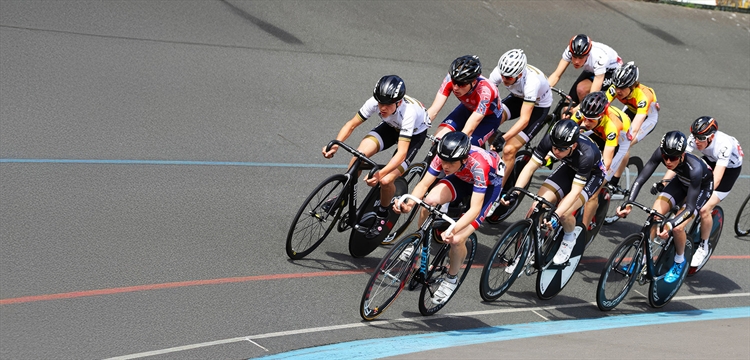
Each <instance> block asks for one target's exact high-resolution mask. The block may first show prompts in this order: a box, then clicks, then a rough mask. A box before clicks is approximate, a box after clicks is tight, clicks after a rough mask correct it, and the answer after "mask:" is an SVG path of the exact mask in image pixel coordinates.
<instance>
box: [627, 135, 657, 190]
mask: <svg viewBox="0 0 750 360" xmlns="http://www.w3.org/2000/svg"><path fill="white" fill-rule="evenodd" d="M659 164H661V149H659V148H658V147H657V148H656V150H655V151H654V152H653V153H652V154H651V157H650V158H649V159H648V161H646V163H645V164H643V170H642V171H641V173H640V174H638V177H637V178H636V179H635V181H634V182H633V186H631V187H630V197H628V201H635V199H636V198H637V197H638V193H639V192H640V191H641V187H643V184H644V183H645V182H646V181H648V179H649V178H650V177H651V174H653V173H654V171H655V170H656V167H657V166H659Z"/></svg>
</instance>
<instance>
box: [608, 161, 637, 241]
mask: <svg viewBox="0 0 750 360" xmlns="http://www.w3.org/2000/svg"><path fill="white" fill-rule="evenodd" d="M641 171H643V160H641V158H639V157H637V156H631V157H630V159H628V165H627V166H626V167H625V170H624V171H623V172H622V177H621V178H620V183H622V182H624V184H623V185H622V186H621V185H619V184H618V185H616V186H613V185H609V184H608V185H607V186H608V190H609V193H610V199H611V200H621V199H624V198H627V197H629V196H630V189H632V187H633V183H634V182H635V179H636V178H637V177H638V174H640V173H641ZM600 200H601V199H600ZM596 218H597V219H599V218H601V219H603V220H604V222H603V223H601V224H599V226H601V225H611V224H614V223H615V222H617V221H618V220H620V218H619V217H618V216H617V214H613V215H611V216H607V213H606V212H604V213H603V214H601V217H600V214H599V212H598V211H597V214H596ZM597 233H598V231H597Z"/></svg>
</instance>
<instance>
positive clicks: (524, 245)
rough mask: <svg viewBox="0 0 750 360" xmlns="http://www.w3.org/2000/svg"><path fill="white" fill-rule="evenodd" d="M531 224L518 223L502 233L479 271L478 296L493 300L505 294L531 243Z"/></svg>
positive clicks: (516, 275)
mask: <svg viewBox="0 0 750 360" xmlns="http://www.w3.org/2000/svg"><path fill="white" fill-rule="evenodd" d="M531 236H532V233H531V222H530V221H529V220H521V221H518V222H516V223H514V224H513V225H511V226H510V227H508V228H507V229H505V232H503V234H502V235H500V238H499V239H498V241H497V244H495V247H494V248H492V252H490V257H489V259H487V263H486V264H485V265H484V268H483V269H482V276H481V278H480V280H479V294H480V295H481V296H482V299H483V300H484V301H494V300H497V299H498V298H499V297H500V296H502V295H503V294H505V292H506V291H508V289H509V288H510V286H511V285H513V282H515V281H516V279H517V278H518V277H519V276H520V274H521V272H522V271H523V268H524V265H525V264H526V257H527V256H528V254H529V247H530V244H531Z"/></svg>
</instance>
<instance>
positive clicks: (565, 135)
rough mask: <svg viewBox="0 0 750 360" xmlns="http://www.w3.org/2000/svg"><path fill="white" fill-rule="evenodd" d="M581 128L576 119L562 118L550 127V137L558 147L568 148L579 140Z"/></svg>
mask: <svg viewBox="0 0 750 360" xmlns="http://www.w3.org/2000/svg"><path fill="white" fill-rule="evenodd" d="M580 134H581V129H580V128H579V127H578V124H576V122H575V121H573V120H570V119H565V120H560V121H558V122H556V123H555V125H552V128H551V129H549V139H550V140H552V146H554V147H556V148H566V147H569V146H571V145H573V144H574V143H575V142H577V141H578V137H579V136H580Z"/></svg>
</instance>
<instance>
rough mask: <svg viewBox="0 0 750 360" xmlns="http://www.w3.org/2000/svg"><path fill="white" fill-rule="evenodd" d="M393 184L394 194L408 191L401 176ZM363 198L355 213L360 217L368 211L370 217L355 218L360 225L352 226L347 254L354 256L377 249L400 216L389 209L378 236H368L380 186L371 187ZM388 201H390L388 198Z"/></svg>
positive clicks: (361, 255) (366, 253)
mask: <svg viewBox="0 0 750 360" xmlns="http://www.w3.org/2000/svg"><path fill="white" fill-rule="evenodd" d="M394 185H395V187H396V192H395V194H394V195H395V196H401V195H403V194H404V193H406V192H407V191H408V189H407V188H406V186H407V185H406V181H404V180H403V179H401V178H398V179H396V181H394ZM365 199H366V200H365V202H364V203H363V204H362V206H360V209H359V210H358V211H357V214H359V216H360V217H361V216H367V215H365V214H367V213H368V212H369V213H370V215H371V216H372V217H371V220H369V221H365V220H364V219H363V218H359V219H357V222H359V223H360V224H361V225H362V227H360V228H357V227H355V228H353V229H352V232H351V234H350V235H349V254H351V255H352V256H353V257H355V258H358V257H364V256H367V255H369V254H370V253H371V252H373V251H374V250H375V249H377V248H378V246H380V244H381V243H382V242H383V240H384V239H385V238H386V237H387V236H388V234H389V232H390V231H391V229H393V228H394V224H395V223H396V222H397V221H398V219H399V218H400V217H401V216H400V215H399V214H396V213H395V212H394V211H392V210H389V211H388V217H387V218H386V223H385V227H386V228H385V229H383V230H382V231H381V232H380V234H378V236H375V237H368V235H367V232H368V231H369V229H370V227H371V226H372V225H373V223H374V221H375V217H374V216H375V214H374V213H371V212H372V211H374V208H375V206H379V204H378V203H377V202H379V201H381V200H380V186H375V187H373V188H372V190H370V193H369V194H368V195H367V196H366V197H365ZM388 202H389V203H390V199H389V200H388Z"/></svg>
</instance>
